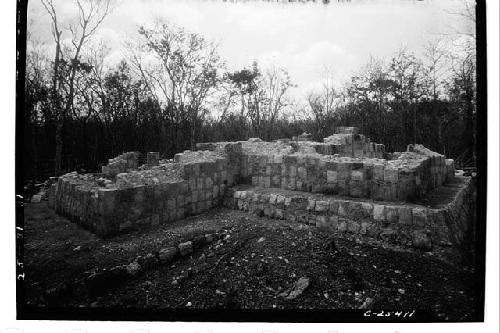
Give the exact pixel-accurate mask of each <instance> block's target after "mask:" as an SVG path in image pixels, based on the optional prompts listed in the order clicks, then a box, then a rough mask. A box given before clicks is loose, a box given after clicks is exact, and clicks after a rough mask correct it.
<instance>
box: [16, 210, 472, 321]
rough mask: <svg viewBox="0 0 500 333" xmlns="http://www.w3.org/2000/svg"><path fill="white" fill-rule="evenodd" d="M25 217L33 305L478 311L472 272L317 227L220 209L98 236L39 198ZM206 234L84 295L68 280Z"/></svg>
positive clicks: (468, 314) (443, 316) (464, 316)
mask: <svg viewBox="0 0 500 333" xmlns="http://www.w3.org/2000/svg"><path fill="white" fill-rule="evenodd" d="M24 219H25V220H24V221H25V226H24V232H25V240H24V269H25V283H24V287H25V289H24V294H25V300H26V305H28V306H32V307H44V308H47V307H52V306H55V307H68V308H74V307H76V308H117V309H120V308H141V309H171V308H177V309H184V308H193V309H358V308H360V307H364V308H370V309H371V308H373V309H423V310H427V311H430V312H431V313H432V315H433V316H434V317H435V318H436V320H450V321H471V320H475V318H476V317H477V315H476V314H475V313H474V292H475V289H474V271H473V270H472V269H471V268H470V267H466V266H463V265H457V264H452V263H450V262H447V261H445V260H442V259H441V258H440V256H439V255H437V254H436V253H432V252H430V253H425V252H419V251H406V250H397V249H391V248H387V247H385V246H382V245H380V244H376V243H374V244H366V243H361V242H359V241H356V240H355V239H351V240H349V239H338V238H335V239H334V238H333V237H332V236H331V235H328V234H326V233H324V232H322V231H321V230H319V229H317V228H315V227H310V226H305V225H300V224H290V223H287V222H286V221H279V220H270V219H266V218H263V217H257V216H252V215H249V214H248V213H245V212H239V211H232V210H228V209H222V208H221V209H217V210H213V211H211V212H209V213H205V214H202V215H199V216H196V217H191V218H187V219H185V220H182V221H177V222H175V223H171V224H169V225H163V226H159V227H156V228H154V229H148V230H140V231H136V232H131V233H128V234H123V235H119V236H117V237H114V238H112V239H99V238H97V237H96V236H95V235H94V234H92V233H90V232H88V231H86V230H84V229H81V228H80V227H78V226H77V225H76V224H75V223H72V222H70V221H68V220H66V219H64V218H62V217H59V216H57V215H56V214H55V213H54V212H53V211H52V210H50V209H49V208H47V205H46V202H42V203H38V204H26V205H25V209H24ZM207 233H216V234H218V235H220V238H219V240H216V241H214V242H213V243H211V244H209V245H206V246H204V247H202V248H200V249H198V250H196V251H195V252H193V253H192V254H191V255H189V256H185V257H182V258H180V259H179V260H177V261H175V262H173V264H171V265H167V266H157V267H155V268H152V269H149V270H146V271H144V272H141V273H140V274H139V275H137V276H135V277H128V278H124V279H123V280H122V281H120V283H115V284H114V285H113V286H112V287H111V288H107V289H106V290H104V291H103V292H101V293H99V294H98V295H95V294H89V292H88V290H86V289H85V287H84V285H85V284H75V281H82V280H84V278H85V277H86V276H88V275H89V272H92V271H95V270H98V269H105V268H111V267H114V266H117V265H126V264H128V263H130V262H132V261H134V259H135V258H137V257H138V256H144V255H146V254H148V253H153V254H154V253H157V252H158V251H159V250H160V249H162V248H165V247H168V246H172V245H175V244H179V243H180V242H182V241H185V240H189V239H191V238H193V237H194V236H196V235H202V234H207ZM300 278H307V279H308V281H309V285H308V286H307V287H306V288H305V289H304V290H303V292H302V293H301V294H300V295H299V296H298V297H296V298H294V299H287V298H286V297H285V295H287V294H288V293H287V291H288V292H289V291H290V288H292V287H293V286H294V284H295V283H296V282H297V281H298V280H299V279H300ZM74 286H80V287H74ZM54 290H57V291H58V292H57V293H54V292H53V291H54ZM61 290H63V292H61Z"/></svg>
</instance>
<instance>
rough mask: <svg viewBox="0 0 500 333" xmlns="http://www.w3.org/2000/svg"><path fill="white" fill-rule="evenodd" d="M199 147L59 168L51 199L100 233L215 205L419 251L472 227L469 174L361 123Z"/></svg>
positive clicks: (459, 241) (452, 240)
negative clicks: (97, 169) (401, 148)
mask: <svg viewBox="0 0 500 333" xmlns="http://www.w3.org/2000/svg"><path fill="white" fill-rule="evenodd" d="M197 149H198V150H197V151H185V152H183V153H180V154H176V155H175V157H174V159H173V160H160V158H159V154H158V153H148V154H147V161H146V163H144V164H143V165H140V163H139V160H140V154H139V153H137V152H129V153H125V154H123V155H120V156H118V157H116V158H114V159H111V160H109V163H108V165H106V166H104V167H103V168H102V173H100V174H78V173H76V172H72V173H68V174H65V175H63V176H61V177H60V178H59V180H58V182H57V184H54V185H53V186H52V187H51V189H50V193H49V204H50V206H51V207H53V208H54V209H55V210H56V211H57V212H58V213H59V214H61V215H64V216H66V217H67V218H69V219H70V220H72V221H74V222H76V223H78V224H79V225H81V226H82V227H84V228H87V229H89V230H91V231H93V232H95V233H96V234H97V235H99V236H101V237H109V236H113V235H116V234H118V233H121V232H127V230H131V229H134V228H143V227H145V226H148V227H154V226H156V225H159V224H164V223H169V222H171V221H174V220H179V219H183V218H184V217H186V216H189V215H195V214H199V213H202V212H205V211H207V210H210V209H212V208H214V207H217V206H220V205H224V206H226V207H229V208H232V209H239V210H244V211H248V212H250V213H254V214H258V215H261V216H267V217H270V218H276V219H286V220H288V221H290V222H297V223H307V224H313V225H316V226H318V227H321V228H324V229H325V230H328V231H330V232H332V233H334V234H337V235H343V234H350V235H357V236H359V237H360V238H363V237H371V238H375V239H380V240H383V241H387V242H391V243H394V244H399V245H402V246H412V247H417V248H422V249H425V250H429V249H431V248H432V247H433V246H436V245H437V246H439V245H446V246H449V245H455V246H462V245H463V243H464V242H465V239H464V237H465V235H466V234H467V232H468V231H469V230H470V229H471V222H470V221H472V220H473V219H472V215H473V213H474V207H473V205H474V193H475V192H474V188H473V183H472V180H471V178H468V177H463V176H460V175H455V168H454V163H453V160H451V159H445V157H444V156H443V155H440V154H438V153H435V152H432V151H430V150H428V149H426V148H425V147H423V146H420V145H410V146H409V147H408V150H407V151H406V152H394V153H388V152H386V151H385V148H384V145H382V144H376V143H373V142H371V141H370V139H369V138H367V137H365V136H363V135H362V134H359V133H358V129H357V128H355V127H340V128H337V131H336V133H335V134H333V135H332V136H329V137H327V138H325V139H324V140H323V142H314V141H311V140H310V137H309V136H308V135H302V136H299V137H295V138H294V139H292V140H290V139H281V140H276V141H274V142H264V141H262V140H260V139H257V138H255V139H249V140H248V141H239V142H216V143H199V144H197Z"/></svg>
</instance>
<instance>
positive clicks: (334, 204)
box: [328, 200, 339, 215]
mask: <svg viewBox="0 0 500 333" xmlns="http://www.w3.org/2000/svg"><path fill="white" fill-rule="evenodd" d="M328 211H329V212H330V214H333V215H338V214H339V202H338V201H337V200H331V201H330V202H329V207H328Z"/></svg>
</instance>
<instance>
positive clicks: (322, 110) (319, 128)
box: [307, 70, 342, 139]
mask: <svg viewBox="0 0 500 333" xmlns="http://www.w3.org/2000/svg"><path fill="white" fill-rule="evenodd" d="M333 82H334V79H333V76H332V75H331V73H330V72H329V71H328V70H325V74H324V78H323V82H322V83H321V88H320V89H319V90H317V91H313V92H310V93H309V94H308V95H307V103H308V105H309V108H310V110H311V112H312V114H313V117H314V121H315V124H316V132H317V139H320V138H322V137H325V136H327V135H328V134H329V133H327V131H328V130H327V128H328V124H327V121H326V120H327V118H333V117H334V112H335V111H336V110H337V109H338V106H339V100H340V99H341V98H342V94H341V93H340V92H339V91H337V89H335V87H334V85H333Z"/></svg>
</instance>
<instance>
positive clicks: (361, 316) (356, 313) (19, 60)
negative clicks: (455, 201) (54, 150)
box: [15, 0, 487, 323]
mask: <svg viewBox="0 0 500 333" xmlns="http://www.w3.org/2000/svg"><path fill="white" fill-rule="evenodd" d="M27 6H28V0H17V8H16V52H17V54H16V69H17V73H16V74H17V76H16V137H15V139H16V140H15V149H16V154H15V163H16V167H15V169H16V173H15V184H16V186H15V193H16V197H15V213H16V223H15V226H16V228H15V235H16V277H15V278H16V298H17V299H16V309H17V319H18V320H92V321H95V320H107V321H109V320H110V321H197V322H291V323H299V322H301V323H320V322H325V323H333V322H338V323H364V322H374V323H376V322H379V323H382V322H383V323H424V322H444V321H441V320H440V319H438V318H435V317H433V316H432V314H431V313H430V312H427V311H421V310H417V311H416V312H415V313H414V315H413V316H412V317H409V318H401V317H400V318H397V317H395V316H388V317H380V316H376V315H371V316H365V314H366V312H365V310H274V309H273V310H225V309H224V310H196V309H166V310H144V309H80V308H74V309H72V308H35V307H30V306H27V305H26V303H25V295H24V283H23V268H22V264H19V262H20V263H22V262H23V258H24V253H23V252H24V251H23V243H24V242H23V237H24V232H23V230H24V210H23V198H22V191H23V168H22V166H23V151H22V150H23V138H24V136H23V125H24V109H25V105H24V94H25V86H24V81H25V80H24V78H25V73H26V28H27ZM476 52H477V113H476V117H477V118H476V121H477V128H476V131H477V132H476V133H477V134H476V135H477V143H476V144H477V147H476V152H477V226H476V248H475V277H476V279H475V282H476V283H475V287H476V290H475V299H476V301H475V311H476V317H475V318H474V319H472V320H471V321H473V322H483V321H484V306H485V289H484V288H485V259H486V185H487V178H486V171H487V62H486V60H487V59H486V3H485V0H476ZM387 310H388V309H385V311H387ZM394 310H401V309H394ZM410 311H411V309H410ZM374 312H377V311H376V310H372V313H374Z"/></svg>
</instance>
